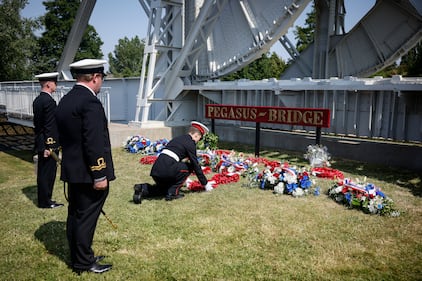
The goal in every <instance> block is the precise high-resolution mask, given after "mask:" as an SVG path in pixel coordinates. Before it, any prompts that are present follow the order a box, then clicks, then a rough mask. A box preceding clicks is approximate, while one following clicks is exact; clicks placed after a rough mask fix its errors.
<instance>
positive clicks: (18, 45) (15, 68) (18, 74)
mask: <svg viewBox="0 0 422 281" xmlns="http://www.w3.org/2000/svg"><path fill="white" fill-rule="evenodd" d="M26 4H28V1H23V0H2V1H0V42H1V44H0V53H1V56H0V57H1V61H0V81H7V80H8V81H11V80H25V79H31V78H32V77H33V74H34V70H33V65H32V63H31V60H30V58H31V57H32V52H33V51H34V50H36V39H35V36H34V35H33V34H34V33H33V31H34V30H35V29H36V28H37V27H38V26H39V25H38V22H37V20H31V19H22V18H21V16H20V11H21V10H22V9H23V8H24V7H25V6H26Z"/></svg>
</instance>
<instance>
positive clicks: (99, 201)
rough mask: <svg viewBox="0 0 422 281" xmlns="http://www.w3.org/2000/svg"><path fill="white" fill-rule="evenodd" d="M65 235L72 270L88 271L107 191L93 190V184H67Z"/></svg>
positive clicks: (91, 263) (92, 258) (92, 257)
mask: <svg viewBox="0 0 422 281" xmlns="http://www.w3.org/2000/svg"><path fill="white" fill-rule="evenodd" d="M68 190H69V191H68V193H69V207H68V215H67V224H66V234H67V240H68V243H69V249H70V259H71V263H72V267H73V268H74V269H82V270H84V269H89V268H90V267H91V266H92V265H93V264H94V263H95V258H94V251H93V250H92V241H93V239H94V233H95V228H96V226H97V221H98V217H99V216H100V214H101V210H102V208H103V206H104V203H105V200H106V199H107V196H108V192H109V189H108V188H107V189H106V190H95V189H94V187H93V184H85V183H84V184H72V183H69V188H68Z"/></svg>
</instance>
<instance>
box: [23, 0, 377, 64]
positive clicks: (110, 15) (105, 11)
mask: <svg viewBox="0 0 422 281" xmlns="http://www.w3.org/2000/svg"><path fill="white" fill-rule="evenodd" d="M43 1H45V0H29V4H28V5H27V6H26V7H25V9H24V10H23V11H22V12H21V16H22V17H24V18H35V17H38V16H42V15H44V14H45V13H46V10H45V6H44V5H43V4H42V2H43ZM374 3H375V0H345V6H346V19H345V29H346V32H347V31H349V30H350V29H351V28H352V27H353V26H354V25H355V23H356V22H358V20H359V19H360V18H362V16H364V15H365V14H366V12H367V11H368V10H369V9H370V8H371V7H372V6H373V5H374ZM309 10H310V5H309V6H308V7H307V8H306V10H305V12H304V13H302V15H300V17H299V18H298V19H297V20H296V22H295V25H300V26H303V24H304V20H305V18H306V13H307V12H309ZM89 24H90V25H92V26H93V27H94V28H95V29H96V31H97V33H98V35H99V36H100V38H101V40H102V41H103V42H104V44H103V46H102V48H101V49H102V51H103V54H104V58H105V59H108V54H109V53H112V52H113V51H114V47H115V46H116V45H117V44H118V41H119V39H123V38H124V37H127V38H129V39H132V38H134V37H135V36H138V37H139V38H140V39H142V38H146V35H147V24H148V16H147V15H146V14H145V12H144V10H143V9H142V7H141V4H140V3H139V1H138V0H123V1H115V0H98V1H97V3H96V5H95V7H94V11H93V13H92V15H91V18H90V20H89ZM293 29H294V27H292V28H290V29H289V32H288V33H287V36H288V38H289V39H290V41H292V42H295V40H294V35H293ZM271 52H276V53H277V54H278V55H279V56H280V57H282V58H283V59H284V60H287V59H289V55H288V54H287V52H286V51H285V50H284V48H283V47H282V46H281V44H279V43H276V44H274V45H273V47H272V48H271Z"/></svg>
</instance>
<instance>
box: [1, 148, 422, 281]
mask: <svg viewBox="0 0 422 281" xmlns="http://www.w3.org/2000/svg"><path fill="white" fill-rule="evenodd" d="M221 146H222V147H221V148H226V149H231V148H234V149H236V151H244V152H246V153H249V152H253V149H251V148H250V147H246V146H245V147H242V146H238V145H237V146H234V145H232V144H228V143H225V144H221ZM113 153H114V154H113V157H114V161H115V168H116V175H117V179H116V180H115V181H114V182H112V184H111V190H110V195H109V197H108V199H107V202H106V205H105V207H104V211H105V212H106V214H107V215H108V217H109V218H110V219H111V220H112V221H113V223H114V224H116V225H117V229H114V228H113V227H112V226H111V225H110V224H109V223H108V222H107V220H106V219H105V218H104V216H101V217H100V219H99V221H98V226H97V231H96V235H95V237H94V245H93V247H94V250H95V252H96V254H98V255H105V256H107V257H106V260H105V262H109V263H112V264H113V269H112V270H111V271H110V272H107V273H105V274H102V275H95V274H92V273H84V274H82V275H81V276H77V275H75V274H74V273H72V271H71V269H69V267H68V263H69V252H68V246H67V241H66V236H65V222H66V215H67V208H60V209H56V210H46V209H38V208H37V207H36V194H37V193H36V178H35V175H34V167H33V163H32V155H31V154H30V153H29V152H25V151H21V152H11V151H8V152H7V153H6V152H0V163H1V164H0V206H1V213H0V220H1V228H0V235H1V242H0V243H1V244H0V257H1V262H0V273H1V274H0V279H1V280H422V197H421V196H422V184H421V179H422V174H421V173H416V172H411V171H405V170H399V169H393V168H387V167H383V166H375V165H368V164H365V163H359V162H352V161H344V160H340V159H333V160H332V166H333V168H336V169H339V170H341V171H342V172H343V173H344V174H345V176H346V177H350V178H352V179H355V178H363V177H364V176H367V181H368V182H372V183H374V184H375V185H377V186H379V187H382V190H383V191H384V192H385V193H386V194H387V195H388V196H389V197H391V198H392V199H393V200H394V202H395V204H396V208H397V209H399V210H400V211H401V216H399V217H382V216H377V215H368V214H364V213H363V212H362V211H359V210H355V209H354V210H350V209H347V208H346V207H344V206H343V205H340V204H337V203H335V202H334V201H333V200H332V199H330V198H329V197H328V196H327V195H326V192H327V190H328V188H329V187H331V186H332V181H331V180H325V179H319V178H315V181H316V183H317V185H318V186H320V187H321V190H322V192H321V195H320V196H313V195H309V196H306V197H301V198H294V197H292V196H289V195H275V194H273V193H272V192H271V190H260V189H257V188H246V187H244V184H245V181H246V179H243V178H241V180H240V181H239V182H237V183H235V184H228V185H220V186H219V187H218V188H217V189H215V190H213V191H211V192H186V196H185V198H183V199H180V200H175V201H171V202H167V201H165V200H162V199H151V200H144V201H143V202H142V204H140V205H135V204H133V203H132V195H133V185H134V184H135V183H141V182H150V183H152V179H151V178H150V177H149V171H150V168H151V166H149V165H141V164H140V163H139V159H140V158H141V155H139V154H138V155H136V154H129V153H127V152H124V151H123V150H122V149H114V150H113ZM302 155H303V153H302V154H300V153H296V154H295V153H293V152H285V151H284V152H283V151H274V150H262V151H261V156H262V157H266V158H271V159H275V160H281V161H289V163H291V164H297V165H306V164H307V162H306V160H305V159H303V157H302ZM208 177H210V175H208ZM193 179H196V178H193ZM54 199H55V200H57V201H58V202H62V203H65V198H64V195H63V184H62V183H61V182H60V181H59V179H57V182H56V185H55V190H54Z"/></svg>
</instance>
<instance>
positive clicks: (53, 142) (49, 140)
mask: <svg viewBox="0 0 422 281" xmlns="http://www.w3.org/2000/svg"><path fill="white" fill-rule="evenodd" d="M55 143H56V141H55V140H54V139H53V138H52V137H49V138H47V140H46V141H45V144H55Z"/></svg>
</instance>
